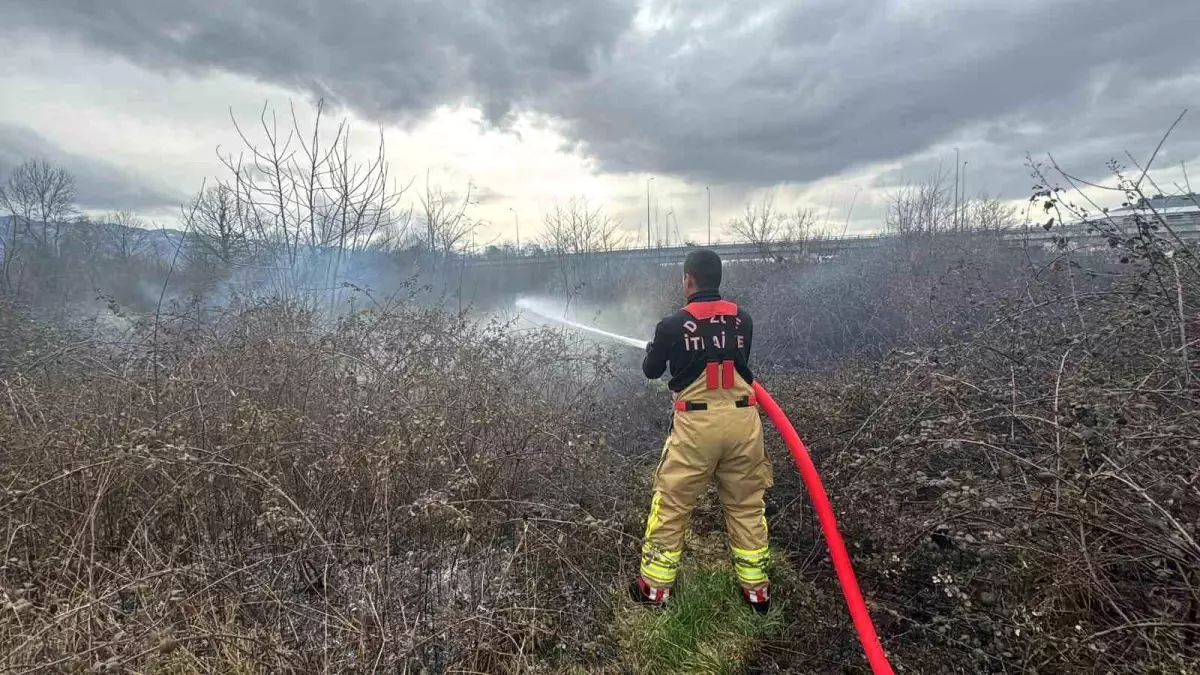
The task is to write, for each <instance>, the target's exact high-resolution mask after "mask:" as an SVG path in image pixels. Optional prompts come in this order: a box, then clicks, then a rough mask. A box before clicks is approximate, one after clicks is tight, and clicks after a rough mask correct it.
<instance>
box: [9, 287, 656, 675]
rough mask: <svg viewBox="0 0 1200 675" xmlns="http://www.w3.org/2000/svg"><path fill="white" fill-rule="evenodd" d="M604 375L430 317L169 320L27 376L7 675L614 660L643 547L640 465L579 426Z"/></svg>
mask: <svg viewBox="0 0 1200 675" xmlns="http://www.w3.org/2000/svg"><path fill="white" fill-rule="evenodd" d="M607 372H608V363H607V360H606V357H605V355H603V354H597V353H595V352H594V350H592V349H591V348H590V347H587V346H586V345H580V344H575V343H572V342H568V341H566V340H565V338H564V337H563V336H562V335H559V334H555V333H551V332H534V333H520V332H514V331H511V330H507V329H506V327H505V326H502V325H499V324H493V325H484V326H480V325H477V324H474V323H471V322H468V321H466V320H465V319H464V318H463V317H461V316H457V315H454V314H448V313H443V312H440V311H434V310H423V309H419V308H416V307H412V306H405V307H400V308H388V309H386V310H385V309H383V308H376V309H374V310H371V311H365V312H361V313H358V314H355V315H351V316H348V317H345V318H344V319H342V320H340V321H338V322H337V323H336V325H323V324H322V322H321V321H320V320H319V318H318V317H316V316H314V315H313V314H311V313H309V312H305V311H301V310H298V309H295V308H292V307H289V306H287V305H283V304H278V303H275V304H270V303H268V304H263V305H258V306H249V307H235V308H231V309H229V310H227V311H221V312H199V311H188V312H180V313H176V314H171V313H166V312H164V314H163V315H162V316H160V317H158V318H157V319H156V318H155V317H153V316H151V317H145V318H142V319H140V320H138V321H135V323H134V325H133V326H132V327H131V328H130V331H129V333H128V334H127V335H126V336H125V337H124V338H123V339H121V340H119V341H110V342H107V343H99V342H96V341H94V340H93V341H63V342H57V343H54V344H53V345H51V346H50V347H47V348H46V349H43V350H41V351H39V352H37V353H33V354H27V355H25V357H23V358H22V360H21V361H20V362H19V363H18V364H16V365H15V366H14V368H13V371H12V372H11V373H9V374H6V375H5V376H4V378H3V379H4V381H3V384H2V385H0V386H2V388H3V392H2V394H0V400H2V401H3V405H0V430H2V434H0V435H2V437H3V439H4V442H3V444H2V446H3V450H2V451H0V452H2V457H3V461H4V464H5V466H7V467H8V470H7V471H6V476H5V480H4V485H3V492H0V513H2V514H3V517H4V527H5V532H4V535H5V536H4V541H3V547H4V549H3V557H4V560H5V561H6V562H5V564H4V566H3V568H2V569H0V584H2V593H3V601H4V603H5V604H6V605H7V607H6V608H5V609H4V614H3V616H2V617H0V652H2V653H4V654H5V656H4V659H3V664H4V666H5V667H6V668H9V669H13V670H15V671H17V672H22V671H32V670H37V669H44V668H50V667H54V668H70V667H83V668H96V669H102V668H108V669H153V668H180V669H184V670H210V669H235V668H244V669H250V670H270V671H275V672H279V671H314V670H325V669H328V670H333V671H352V670H366V669H375V668H380V669H384V670H395V669H401V670H402V669H406V668H409V669H416V670H420V669H421V668H422V667H425V668H430V669H433V670H435V671H441V670H444V669H446V668H450V667H458V668H465V669H473V670H476V671H487V672H497V671H503V670H506V669H512V668H516V667H519V666H520V665H521V664H528V663H530V662H532V661H533V660H534V659H547V658H551V657H554V658H560V656H559V653H560V652H563V645H566V646H567V647H568V651H566V652H564V653H566V654H568V655H570V656H571V658H573V659H575V660H577V661H578V660H585V659H587V658H591V657H590V656H589V655H588V653H587V650H588V649H590V650H591V651H592V652H597V651H598V650H601V649H602V645H599V644H597V643H596V642H595V641H594V640H591V639H590V638H587V637H586V636H590V635H593V634H596V633H598V632H599V631H598V630H597V629H596V625H597V622H598V621H600V620H602V619H603V611H604V608H605V606H606V603H608V602H609V601H610V596H609V593H608V591H607V588H608V587H609V586H610V585H611V583H610V582H611V580H612V579H613V578H614V577H615V576H618V575H622V574H624V572H625V570H624V569H623V565H624V564H625V559H628V558H629V556H627V555H625V553H626V552H627V551H629V550H631V549H632V548H634V546H635V544H636V539H635V538H633V537H631V536H630V535H629V534H627V533H626V532H625V529H629V528H628V527H627V526H626V525H627V524H625V523H622V522H620V521H619V519H618V518H617V517H615V515H614V514H615V505H616V504H618V503H622V504H623V503H626V502H628V501H629V500H630V498H631V495H630V491H631V490H632V489H633V481H631V480H630V479H629V475H628V474H629V471H630V463H629V462H626V461H623V460H622V459H621V458H620V457H619V456H617V455H614V454H613V453H612V452H611V451H610V449H609V448H608V447H607V445H606V443H605V441H604V440H603V439H602V438H600V437H599V436H598V435H597V434H596V433H594V431H593V430H592V429H590V428H589V427H586V426H584V425H582V424H581V423H580V420H581V418H582V416H583V415H584V414H591V411H590V409H589V406H587V405H583V402H584V401H586V400H588V398H589V392H590V390H591V389H592V388H593V385H594V382H595V381H597V380H598V379H600V378H603V377H605V375H606V373H607ZM639 501H640V500H639ZM584 505H588V506H587V507H585V506H584ZM585 647H586V649H585Z"/></svg>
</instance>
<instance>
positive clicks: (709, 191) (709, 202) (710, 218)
mask: <svg viewBox="0 0 1200 675" xmlns="http://www.w3.org/2000/svg"><path fill="white" fill-rule="evenodd" d="M704 192H705V194H707V195H708V245H709V246H712V190H710V189H708V186H707V185H705V186H704Z"/></svg>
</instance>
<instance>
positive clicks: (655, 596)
mask: <svg viewBox="0 0 1200 675" xmlns="http://www.w3.org/2000/svg"><path fill="white" fill-rule="evenodd" d="M629 597H631V598H633V601H634V602H636V603H638V604H640V605H649V606H651V607H662V606H663V605H665V604H666V602H667V598H669V597H671V589H669V588H654V587H652V586H650V585H649V584H647V583H646V580H645V579H643V578H642V577H641V576H639V577H638V578H636V579H634V580H633V582H632V583H630V584H629Z"/></svg>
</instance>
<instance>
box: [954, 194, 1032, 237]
mask: <svg viewBox="0 0 1200 675" xmlns="http://www.w3.org/2000/svg"><path fill="white" fill-rule="evenodd" d="M965 211H966V218H967V220H966V222H967V227H969V228H970V229H972V230H979V231H982V232H1000V231H1002V230H1007V229H1009V228H1012V227H1015V226H1016V225H1017V223H1018V222H1020V219H1019V217H1018V216H1019V212H1018V210H1017V208H1016V207H1015V206H1013V205H1012V204H1009V203H1007V202H1005V201H1003V200H1001V199H1000V198H998V197H991V196H988V195H986V194H982V195H980V196H979V197H977V198H975V199H972V200H968V202H967V204H966V208H965Z"/></svg>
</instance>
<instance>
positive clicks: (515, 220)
mask: <svg viewBox="0 0 1200 675" xmlns="http://www.w3.org/2000/svg"><path fill="white" fill-rule="evenodd" d="M508 210H509V211H512V212H513V223H515V224H516V226H517V255H518V256H520V255H521V217H520V216H519V215H517V210H516V209H514V208H513V207H511V206H510V207H508Z"/></svg>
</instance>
